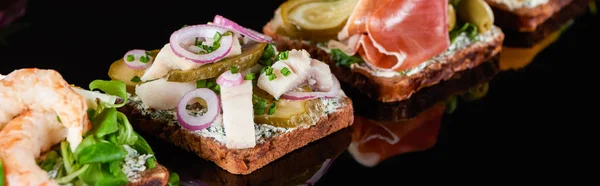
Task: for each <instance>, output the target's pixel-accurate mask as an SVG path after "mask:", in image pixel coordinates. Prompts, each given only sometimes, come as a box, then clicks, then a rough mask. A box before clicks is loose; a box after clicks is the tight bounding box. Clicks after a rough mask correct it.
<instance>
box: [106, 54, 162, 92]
mask: <svg viewBox="0 0 600 186" xmlns="http://www.w3.org/2000/svg"><path fill="white" fill-rule="evenodd" d="M159 51H160V50H152V51H150V52H152V57H153V58H156V55H157V54H158V52H159ZM145 71H146V70H134V69H131V68H129V67H127V65H126V64H125V61H123V58H121V59H119V60H117V61H115V62H113V63H112V64H111V65H110V68H109V69H108V77H110V79H113V80H121V81H123V82H124V83H125V85H126V86H127V92H128V93H130V94H133V93H134V92H135V91H134V90H135V85H137V84H140V83H142V82H141V81H136V80H139V78H140V77H142V75H144V72H145ZM136 77H137V78H136ZM132 80H134V81H132Z"/></svg>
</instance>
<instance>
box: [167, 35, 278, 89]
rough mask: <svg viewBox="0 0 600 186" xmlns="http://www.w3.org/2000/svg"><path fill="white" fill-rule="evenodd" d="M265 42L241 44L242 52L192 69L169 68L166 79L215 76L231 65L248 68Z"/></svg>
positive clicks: (181, 79)
mask: <svg viewBox="0 0 600 186" xmlns="http://www.w3.org/2000/svg"><path fill="white" fill-rule="evenodd" d="M265 46H267V43H253V44H248V45H245V46H242V53H241V54H240V55H236V56H233V57H229V58H225V59H223V60H221V61H219V62H215V63H210V64H206V65H203V66H200V67H199V68H197V69H192V70H185V71H184V70H171V71H169V74H167V81H176V82H190V81H197V80H202V79H209V78H215V77H218V76H219V75H221V74H223V72H225V71H227V70H229V69H230V68H231V67H232V66H235V67H237V68H238V69H240V70H243V69H248V68H250V67H252V66H254V65H256V64H257V63H258V60H259V59H260V56H261V55H262V53H263V50H264V49H265Z"/></svg>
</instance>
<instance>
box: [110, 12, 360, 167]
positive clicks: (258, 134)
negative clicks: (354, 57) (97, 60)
mask: <svg viewBox="0 0 600 186" xmlns="http://www.w3.org/2000/svg"><path fill="white" fill-rule="evenodd" d="M270 42H271V38H269V37H268V36H265V35H262V34H260V33H258V32H256V31H253V30H251V29H247V28H244V27H242V26H240V25H238V24H236V23H235V22H233V21H231V20H228V19H226V18H224V17H222V16H218V15H217V16H215V19H214V21H213V22H212V23H208V24H199V25H193V26H186V27H184V28H181V29H180V30H177V31H175V32H174V33H173V34H172V35H171V38H170V41H169V43H167V44H165V45H164V47H163V48H162V49H160V50H158V51H154V52H153V51H145V50H131V51H129V52H127V53H126V54H125V55H124V57H123V59H121V60H119V61H116V62H115V63H114V64H113V65H112V66H111V68H110V70H109V75H110V76H111V77H112V78H113V79H119V80H123V81H126V82H127V83H129V85H130V86H131V87H132V88H130V90H134V93H135V96H132V97H131V98H130V100H131V101H130V102H128V103H127V104H126V106H125V107H123V108H122V111H123V112H124V113H126V114H127V115H128V116H130V117H132V118H135V120H136V121H135V122H132V123H134V127H139V128H140V129H142V130H145V131H147V132H148V133H150V134H154V135H156V136H159V137H160V138H163V139H165V140H167V141H170V142H171V143H173V144H175V145H177V146H180V147H182V148H184V149H187V150H189V151H192V152H195V153H196V154H197V155H198V156H200V157H202V158H204V159H207V160H210V161H213V162H215V163H216V164H217V165H219V166H220V167H221V168H223V169H225V170H227V171H229V172H231V173H234V174H249V173H251V172H253V171H255V170H257V169H259V168H261V167H263V166H265V165H266V164H269V163H270V162H272V161H274V160H276V159H278V158H280V157H281V156H283V155H285V154H287V153H289V152H291V151H293V150H295V149H298V148H300V147H302V146H305V145H306V144H308V143H310V142H312V141H315V140H317V139H320V138H323V137H325V136H327V135H329V134H331V133H333V132H335V131H338V130H340V129H342V128H345V127H348V126H349V125H351V124H352V120H353V117H352V112H353V108H352V102H351V100H350V99H349V98H348V97H346V96H345V94H344V92H343V91H342V90H341V88H340V84H339V82H338V81H337V79H336V78H335V76H333V74H332V73H331V71H330V69H329V66H328V65H326V64H325V63H323V62H321V61H319V60H315V59H312V58H311V56H310V55H309V53H308V52H307V51H305V50H289V51H277V50H276V47H274V45H272V44H271V43H270ZM133 86H135V87H133Z"/></svg>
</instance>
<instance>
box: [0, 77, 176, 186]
mask: <svg viewBox="0 0 600 186" xmlns="http://www.w3.org/2000/svg"><path fill="white" fill-rule="evenodd" d="M89 88H90V90H100V91H103V92H104V93H100V92H99V91H90V90H85V89H82V88H79V87H75V86H72V85H69V84H68V83H67V82H66V81H65V80H64V79H63V78H62V76H61V75H60V74H59V73H58V72H56V71H54V70H44V69H20V70H15V71H13V72H11V73H10V74H8V75H7V76H6V77H1V78H0V105H1V107H0V185H7V186H17V185H168V184H169V182H168V181H169V178H170V176H169V172H168V171H167V169H166V168H165V167H163V166H161V165H159V164H158V163H157V161H156V159H155V157H154V153H153V151H152V148H150V146H149V145H148V143H146V141H145V140H144V138H142V137H141V136H140V135H138V134H137V133H136V132H135V131H134V130H133V128H132V126H131V125H130V124H129V121H128V119H127V117H126V116H125V115H124V114H123V113H121V112H119V111H117V108H119V107H122V106H123V105H125V104H126V103H127V100H128V95H127V93H126V92H125V84H124V83H123V82H120V81H104V80H95V81H93V82H92V83H90V85H89ZM175 184H177V183H175Z"/></svg>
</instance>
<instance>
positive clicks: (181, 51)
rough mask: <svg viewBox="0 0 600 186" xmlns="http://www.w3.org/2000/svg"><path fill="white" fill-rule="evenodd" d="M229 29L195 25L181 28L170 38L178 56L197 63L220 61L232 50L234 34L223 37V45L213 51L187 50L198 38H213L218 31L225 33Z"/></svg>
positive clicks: (174, 51)
mask: <svg viewBox="0 0 600 186" xmlns="http://www.w3.org/2000/svg"><path fill="white" fill-rule="evenodd" d="M227 31H228V29H226V28H224V27H222V26H219V25H207V24H203V25H193V26H187V27H184V28H181V29H179V30H177V31H175V32H173V34H171V38H170V39H169V42H170V43H169V44H170V46H171V50H173V53H175V55H177V56H178V57H181V58H184V59H187V60H190V61H193V62H195V63H200V64H206V63H212V62H215V61H219V60H221V59H223V58H225V56H227V54H229V52H230V51H231V47H232V45H233V39H234V35H233V34H232V35H229V36H223V37H221V46H220V47H219V48H218V49H217V50H215V51H212V52H211V53H207V54H197V53H194V52H190V51H188V50H187V48H188V47H189V46H184V45H190V44H191V43H194V41H195V39H196V38H212V37H214V36H215V33H216V32H219V33H221V34H224V33H225V32H227ZM236 39H237V38H236Z"/></svg>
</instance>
